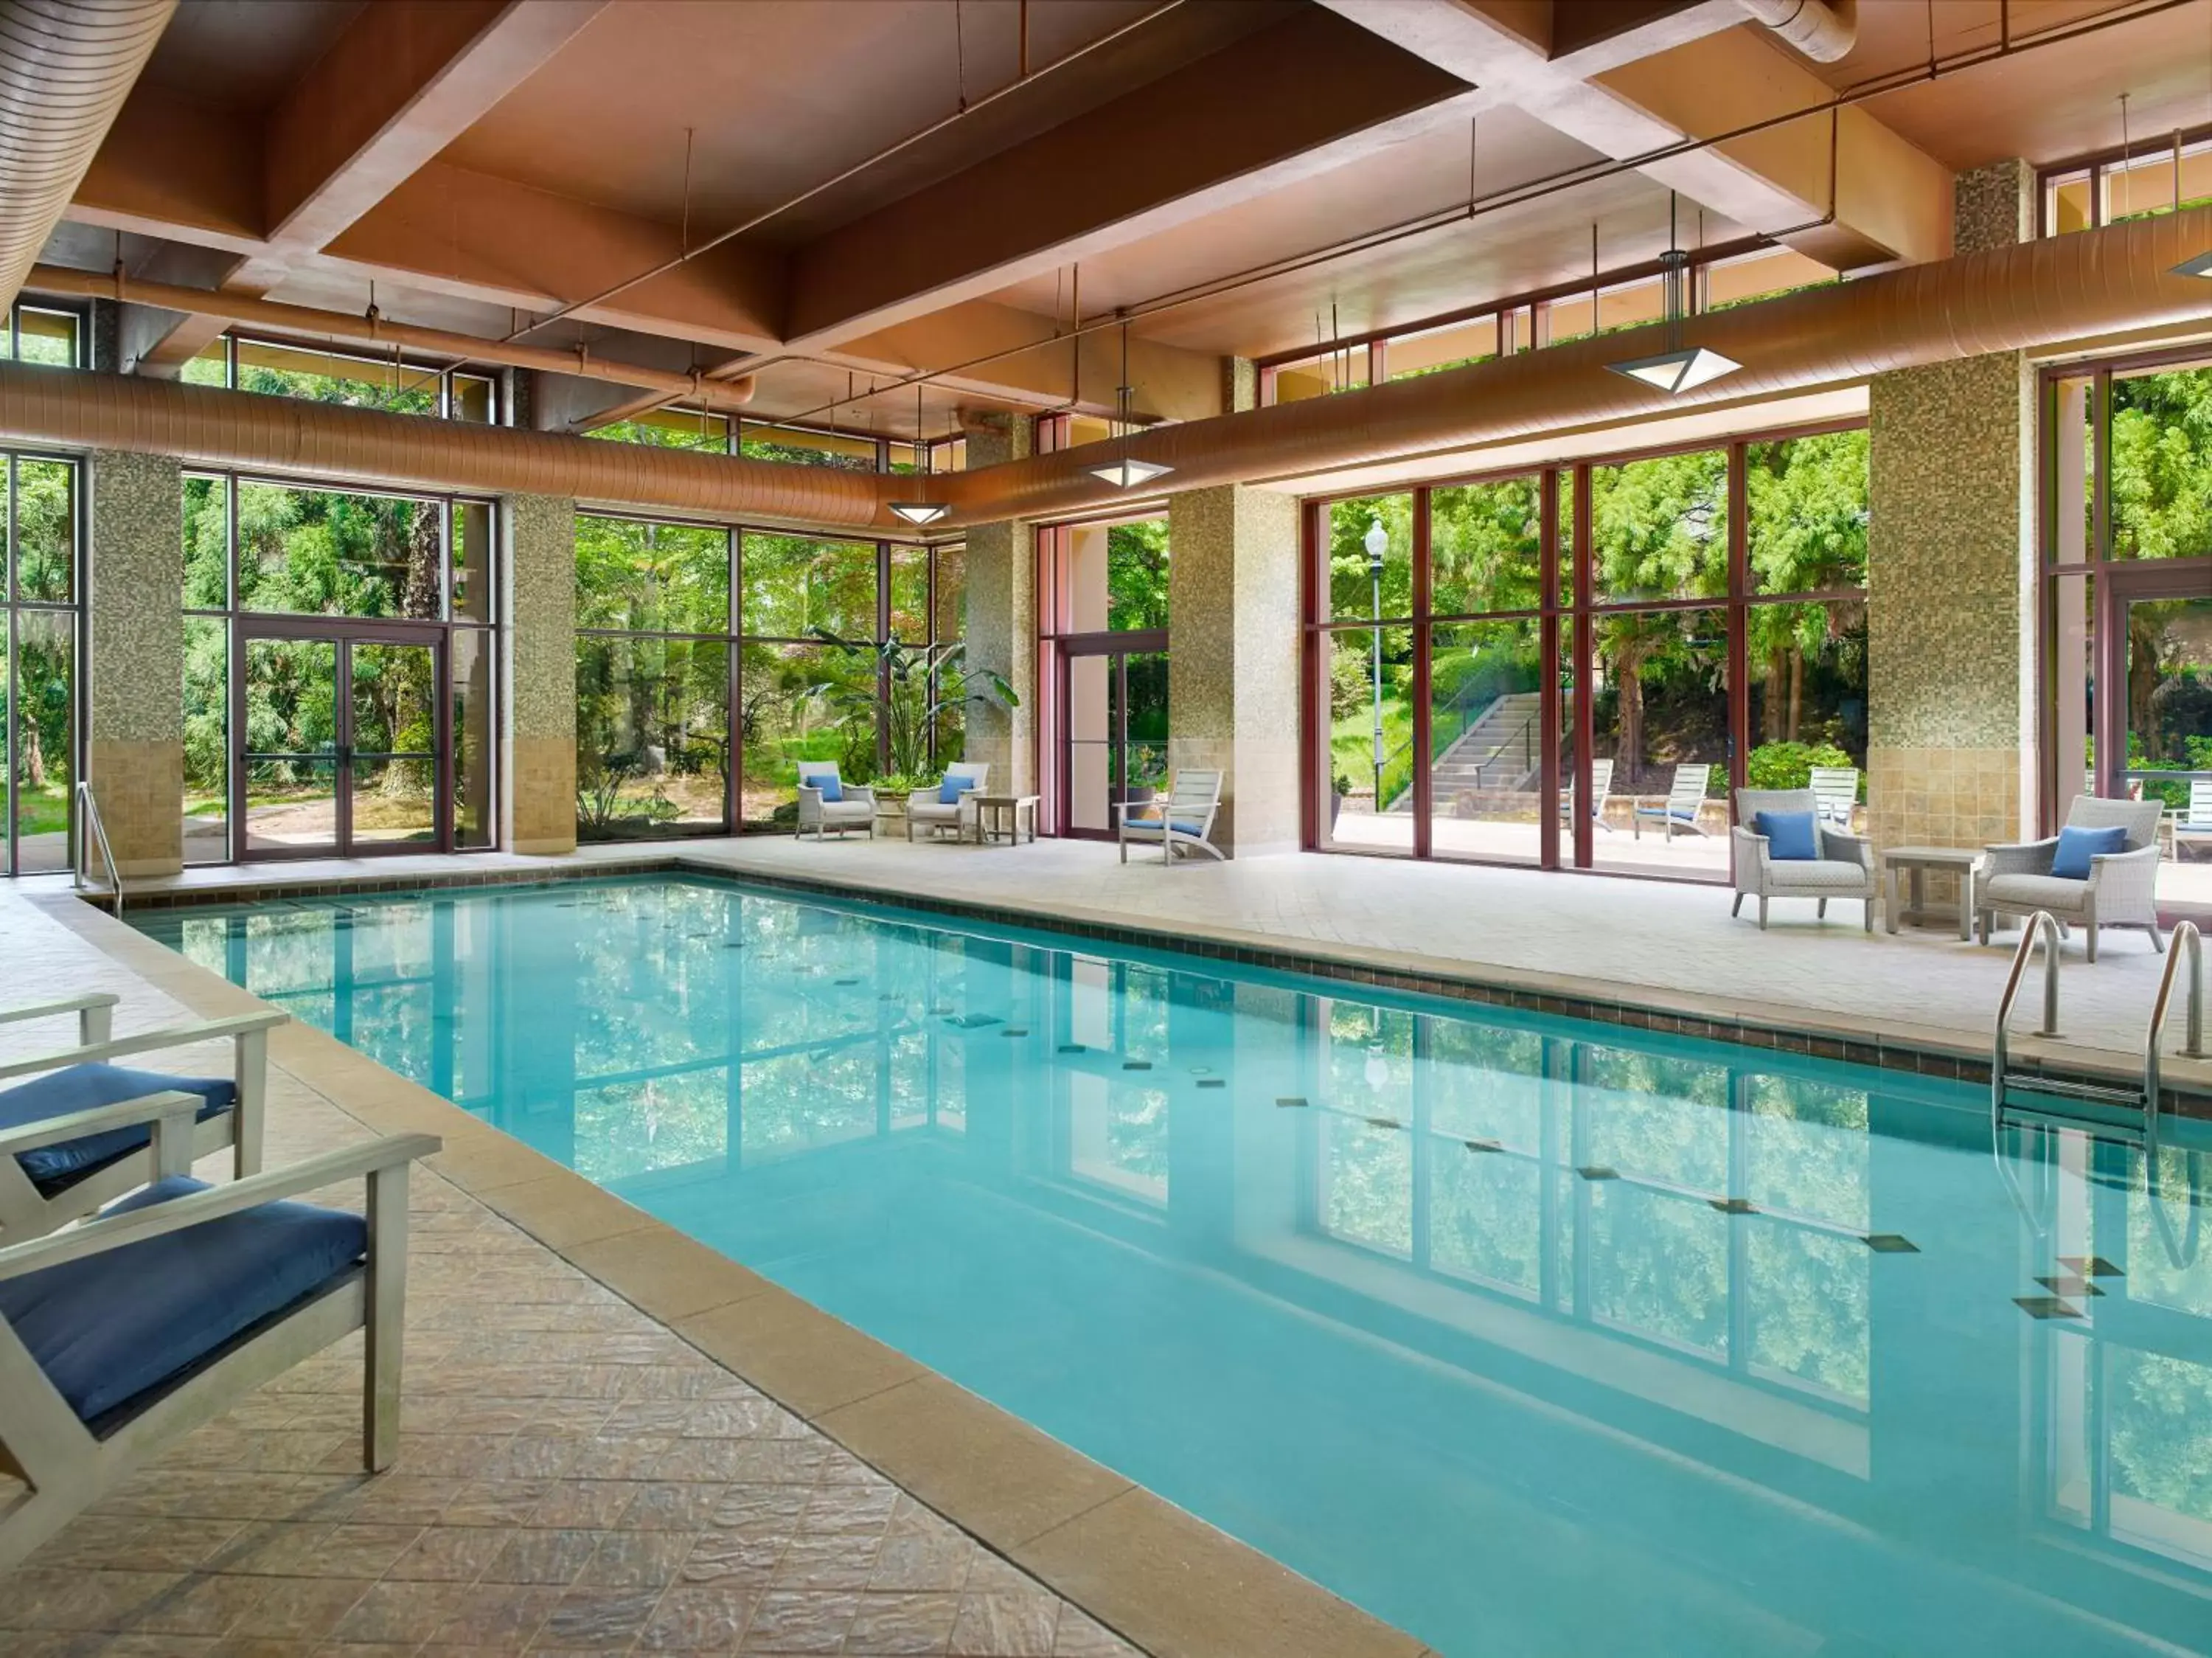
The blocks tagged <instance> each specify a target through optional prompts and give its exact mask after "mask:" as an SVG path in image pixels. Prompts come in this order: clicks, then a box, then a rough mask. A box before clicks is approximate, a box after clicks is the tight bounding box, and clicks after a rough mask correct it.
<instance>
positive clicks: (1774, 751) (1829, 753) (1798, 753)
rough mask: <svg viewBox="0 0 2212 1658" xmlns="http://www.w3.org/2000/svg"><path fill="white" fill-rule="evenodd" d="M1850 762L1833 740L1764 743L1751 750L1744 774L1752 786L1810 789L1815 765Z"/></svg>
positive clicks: (1862, 779)
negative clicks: (1831, 741) (1822, 741)
mask: <svg viewBox="0 0 2212 1658" xmlns="http://www.w3.org/2000/svg"><path fill="white" fill-rule="evenodd" d="M1850 764H1851V757H1850V755H1849V754H1846V753H1844V751H1843V750H1842V749H1840V748H1838V747H1836V746H1835V744H1833V743H1827V742H1824V743H1802V742H1763V743H1761V744H1759V747H1756V748H1754V749H1753V750H1752V751H1751V759H1750V762H1749V763H1748V764H1747V765H1746V766H1745V768H1744V773H1745V777H1746V780H1747V782H1748V783H1750V785H1751V787H1753V789H1807V788H1810V787H1811V786H1812V783H1813V768H1814V766H1816V765H1823V766H1825V765H1850ZM1860 782H1861V783H1862V784H1863V783H1864V782H1865V779H1864V778H1861V779H1860Z"/></svg>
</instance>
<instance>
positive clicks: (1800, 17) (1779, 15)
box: [1735, 0, 1859, 64]
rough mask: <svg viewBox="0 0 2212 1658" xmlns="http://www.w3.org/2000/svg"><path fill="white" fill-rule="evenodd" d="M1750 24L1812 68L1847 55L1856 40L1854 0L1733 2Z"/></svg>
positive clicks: (1857, 33)
mask: <svg viewBox="0 0 2212 1658" xmlns="http://www.w3.org/2000/svg"><path fill="white" fill-rule="evenodd" d="M1735 3H1736V4H1738V5H1739V6H1741V7H1742V8H1743V9H1745V10H1746V11H1747V12H1749V13H1750V14H1751V18H1752V21H1753V22H1755V23H1760V24H1763V25H1765V27H1767V28H1770V29H1771V30H1773V31H1774V34H1775V36H1776V38H1778V40H1780V41H1781V42H1782V44H1783V45H1784V46H1788V47H1789V48H1790V50H1791V51H1793V52H1796V53H1797V54H1798V55H1799V56H1801V57H1805V58H1811V59H1812V60H1813V61H1814V63H1816V64H1832V63H1835V62H1836V61H1837V60H1838V59H1839V58H1847V57H1849V56H1850V50H1851V47H1852V46H1854V45H1856V44H1857V40H1858V38H1859V6H1858V0H1735Z"/></svg>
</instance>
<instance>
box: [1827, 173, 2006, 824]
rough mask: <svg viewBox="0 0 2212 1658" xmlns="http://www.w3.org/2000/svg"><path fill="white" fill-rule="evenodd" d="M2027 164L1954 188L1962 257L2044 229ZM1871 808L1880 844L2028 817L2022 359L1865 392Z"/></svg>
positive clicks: (1885, 380)
mask: <svg viewBox="0 0 2212 1658" xmlns="http://www.w3.org/2000/svg"><path fill="white" fill-rule="evenodd" d="M2034 185H2035V174H2034V169H2033V168H2030V167H2028V166H2027V164H2026V163H2025V162H1999V163H1997V164H1996V165H1995V166H1992V167H1988V168H1981V169H1980V170H1978V171H1977V172H1972V173H1966V174H1960V177H1959V180H1958V202H1957V209H1956V211H1957V225H1956V244H1957V247H1958V250H1959V251H1960V253H1971V252H1975V251H1978V250H1979V249H1983V248H1987V247H2000V246H2004V245H2007V244H2009V243H2013V242H2017V241H2024V240H2026V239H2027V237H2029V236H2030V235H2033V226H2034V217H2033V209H2034ZM1868 464H1869V484H1870V496H1871V503H1872V515H1871V518H1870V520H1869V526H1868V548H1867V606H1868V622H1867V715H1868V754H1867V767H1868V779H1867V783H1868V807H1869V820H1870V823H1871V827H1872V832H1873V835H1874V838H1875V841H1876V843H1877V844H1881V845H1887V846H1895V845H1903V844H1936V845H1955V846H1975V845H1980V844H1984V843H1985V842H1989V841H1998V840H2010V839H2013V838H2015V837H2016V836H2018V835H2019V834H2020V833H2021V832H2022V830H2023V829H2024V828H2025V827H2027V826H2030V825H2032V823H2033V817H2034V787H2035V784H2034V777H2035V755H2034V735H2033V734H2034V729H2035V724H2034V718H2033V712H2034V709H2033V698H2034V694H2035V684H2034V672H2033V656H2032V655H2031V650H2032V647H2033V632H2032V606H2031V605H2030V603H2029V595H2030V594H2032V593H2033V570H2034V549H2033V524H2034V508H2033V496H2032V494H2031V491H2032V490H2033V481H2034V477H2035V407H2034V376H2033V371H2032V370H2031V369H2029V367H2028V366H2027V361H2026V359H2025V358H2024V357H2021V355H2019V354H2017V353H2006V354H1997V355H1993V356H1986V357H1966V358H1963V359H1961V360H1960V361H1958V362H1954V363H1937V364H1935V365H1933V366H1931V367H1929V368H1925V369H1905V370H1903V371H1901V372H1899V373H1896V374H1889V375H1879V376H1877V377H1876V378H1875V381H1874V382H1873V385H1872V387H1870V388H1869V463H1868Z"/></svg>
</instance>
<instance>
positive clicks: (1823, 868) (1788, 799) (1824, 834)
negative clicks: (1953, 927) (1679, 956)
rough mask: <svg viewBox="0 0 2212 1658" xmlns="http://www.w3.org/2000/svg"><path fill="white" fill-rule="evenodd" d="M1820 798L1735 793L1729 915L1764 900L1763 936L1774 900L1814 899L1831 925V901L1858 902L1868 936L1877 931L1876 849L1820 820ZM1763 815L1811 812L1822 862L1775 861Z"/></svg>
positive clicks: (1795, 792) (1797, 793)
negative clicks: (1762, 825)
mask: <svg viewBox="0 0 2212 1658" xmlns="http://www.w3.org/2000/svg"><path fill="white" fill-rule="evenodd" d="M1761 812H1811V813H1813V814H1814V834H1815V835H1816V837H1817V838H1818V844H1819V847H1820V856H1818V857H1817V858H1775V857H1770V856H1768V855H1767V843H1766V837H1765V836H1764V835H1762V834H1760V833H1759V832H1758V830H1757V828H1756V827H1755V826H1756V825H1757V823H1758V821H1759V814H1760V813H1761ZM1819 813H1820V802H1819V797H1818V796H1817V795H1814V792H1813V791H1812V790H1811V789H1737V790H1736V791H1735V814H1736V820H1737V821H1736V825H1735V828H1734V829H1732V830H1731V831H1729V839H1730V842H1731V844H1732V845H1733V847H1734V850H1735V908H1733V909H1731V910H1730V911H1729V914H1730V915H1741V914H1742V913H1743V901H1744V899H1747V898H1755V899H1758V900H1759V931H1761V932H1765V930H1766V904H1767V900H1768V899H1776V898H1809V899H1814V901H1815V902H1816V903H1817V904H1818V905H1819V908H1818V909H1817V910H1815V911H1814V914H1815V915H1816V916H1818V917H1820V919H1822V920H1826V918H1827V914H1828V900H1829V899H1832V898H1845V899H1858V900H1859V902H1860V903H1861V904H1863V905H1865V914H1864V917H1863V922H1864V925H1865V928H1866V930H1867V931H1869V932H1872V931H1873V930H1874V900H1875V892H1876V890H1877V888H1878V887H1879V885H1880V877H1879V875H1877V874H1876V872H1875V857H1874V847H1873V845H1872V844H1870V843H1869V842H1868V841H1865V840H1863V839H1861V838H1859V837H1858V836H1857V835H1853V834H1847V833H1846V832H1844V831H1843V830H1841V829H1838V828H1836V827H1835V826H1832V825H1831V824H1827V823H1823V822H1821V821H1820V816H1819Z"/></svg>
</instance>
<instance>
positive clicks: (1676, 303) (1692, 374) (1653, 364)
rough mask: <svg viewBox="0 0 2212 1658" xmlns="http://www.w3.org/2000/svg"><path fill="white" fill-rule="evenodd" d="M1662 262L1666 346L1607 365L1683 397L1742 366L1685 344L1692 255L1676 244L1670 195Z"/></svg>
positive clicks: (1632, 378) (1714, 353)
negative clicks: (1654, 353)
mask: <svg viewBox="0 0 2212 1658" xmlns="http://www.w3.org/2000/svg"><path fill="white" fill-rule="evenodd" d="M1659 263H1660V264H1661V265H1662V266H1663V267H1664V268H1665V273H1666V274H1665V295H1666V297H1665V305H1666V316H1667V349H1666V350H1663V351H1661V352H1658V353H1657V354H1656V355H1655V356H1652V357H1631V358H1629V359H1628V360H1627V361H1626V362H1625V363H1607V364H1606V365H1605V366H1606V367H1607V368H1608V369H1612V370H1613V373H1615V374H1617V375H1626V376H1627V377H1628V378H1629V379H1631V380H1637V381H1643V382H1644V384H1645V385H1646V386H1650V387H1654V388H1655V389H1656V390H1658V391H1662V392H1664V393H1666V394H1667V395H1668V396H1669V397H1680V395H1681V394H1682V393H1684V392H1686V391H1691V390H1692V389H1694V388H1695V387H1699V386H1703V385H1705V384H1706V383H1707V382H1708V381H1715V380H1718V379H1719V378H1720V377H1721V376H1722V375H1732V374H1734V373H1735V371H1736V370H1737V369H1741V368H1742V367H1743V364H1741V363H1738V362H1737V361H1736V360H1735V358H1734V357H1723V356H1722V355H1721V354H1720V353H1719V352H1718V351H1716V350H1712V349H1711V348H1710V347H1708V346H1704V345H1685V344H1682V318H1683V314H1685V313H1686V311H1687V310H1688V309H1689V305H1688V298H1689V275H1690V256H1689V255H1688V254H1687V253H1684V252H1683V251H1682V250H1681V248H1680V247H1678V246H1677V245H1676V237H1675V235H1674V196H1673V195H1672V194H1671V193H1670V194H1669V195H1668V198H1667V251H1666V253H1663V254H1662V255H1661V256H1660V259H1659Z"/></svg>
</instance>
